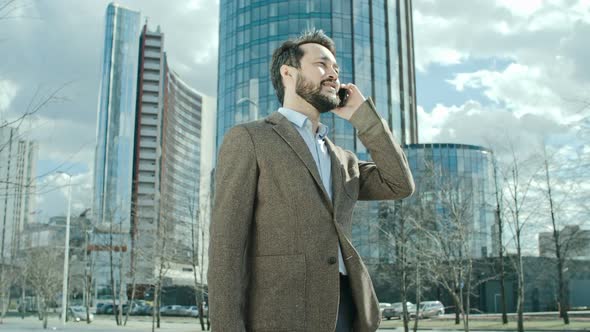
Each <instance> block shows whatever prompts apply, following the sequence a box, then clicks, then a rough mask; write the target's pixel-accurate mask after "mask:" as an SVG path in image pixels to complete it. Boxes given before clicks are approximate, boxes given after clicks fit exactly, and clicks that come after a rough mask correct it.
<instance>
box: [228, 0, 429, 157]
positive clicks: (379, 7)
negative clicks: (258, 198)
mask: <svg viewBox="0 0 590 332" xmlns="http://www.w3.org/2000/svg"><path fill="white" fill-rule="evenodd" d="M411 24H412V22H411V8H410V1H409V0H348V1H331V0H321V1H309V0H290V1H286V0H285V1H276V0H275V1H269V0H266V1H247V0H239V1H233V0H222V1H221V2H220V25H219V80H218V104H217V106H218V107H217V109H218V113H217V147H219V146H220V144H221V142H222V141H223V136H224V135H225V133H226V131H227V130H228V129H229V128H231V127H233V126H234V125H236V124H239V123H242V122H246V121H252V120H254V119H258V118H262V117H265V116H266V115H268V114H270V113H271V112H273V111H275V110H276V109H277V108H278V107H279V103H278V100H277V98H276V95H275V92H274V89H273V87H272V84H271V82H270V75H269V65H270V59H271V55H272V52H273V50H274V49H275V48H276V47H278V46H279V45H280V44H281V43H282V42H283V41H285V40H287V39H288V38H292V37H296V36H298V35H299V34H301V32H303V31H305V30H306V29H310V28H317V29H322V30H324V31H325V32H326V34H327V35H329V36H330V37H332V39H333V40H334V42H335V43H336V49H337V53H336V58H337V61H338V63H339V65H340V68H341V71H340V72H341V75H340V81H341V82H344V83H346V82H353V83H355V84H356V85H357V86H359V88H360V89H361V91H362V92H363V94H364V95H365V96H371V97H373V100H374V101H375V104H376V106H377V110H378V111H379V112H380V113H381V115H382V116H383V118H384V119H386V120H387V121H388V123H389V125H390V127H391V128H392V129H393V130H394V132H395V135H396V136H397V138H398V140H399V141H400V143H417V137H418V133H417V126H416V121H417V120H416V108H415V105H416V103H415V92H414V91H415V89H414V86H415V83H414V73H413V68H414V63H413V62H414V60H413V37H412V28H411ZM322 122H323V123H324V124H326V125H328V127H329V128H330V129H331V132H330V138H331V139H332V140H333V141H334V142H335V143H336V144H337V145H340V146H342V147H343V148H346V149H349V150H351V151H354V152H356V153H357V154H358V155H359V157H361V158H368V156H367V155H366V150H365V148H364V147H363V146H362V145H361V143H360V141H358V140H357V139H356V134H355V132H354V129H353V128H352V126H351V125H350V124H349V123H348V122H347V121H344V120H342V119H340V118H338V117H336V116H335V115H333V114H331V113H329V114H324V115H323V116H322Z"/></svg>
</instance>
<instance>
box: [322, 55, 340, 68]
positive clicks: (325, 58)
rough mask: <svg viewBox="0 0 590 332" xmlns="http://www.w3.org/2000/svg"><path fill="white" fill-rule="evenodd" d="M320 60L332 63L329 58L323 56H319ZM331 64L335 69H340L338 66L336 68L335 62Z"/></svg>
mask: <svg viewBox="0 0 590 332" xmlns="http://www.w3.org/2000/svg"><path fill="white" fill-rule="evenodd" d="M320 60H323V61H328V62H332V59H330V58H329V57H327V56H325V55H322V56H320ZM332 63H333V64H334V67H335V68H336V69H340V66H338V64H337V63H336V62H332Z"/></svg>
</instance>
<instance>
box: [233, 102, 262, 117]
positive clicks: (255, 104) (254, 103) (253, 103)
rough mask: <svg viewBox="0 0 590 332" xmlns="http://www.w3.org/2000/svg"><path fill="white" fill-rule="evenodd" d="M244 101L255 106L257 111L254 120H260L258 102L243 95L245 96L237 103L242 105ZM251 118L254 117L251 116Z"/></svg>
mask: <svg viewBox="0 0 590 332" xmlns="http://www.w3.org/2000/svg"><path fill="white" fill-rule="evenodd" d="M244 102H247V103H250V104H252V105H253V106H254V111H255V112H254V119H253V120H254V121H256V120H258V104H257V103H256V102H255V101H254V100H252V99H250V98H248V97H243V98H240V99H238V101H237V102H236V105H240V104H241V103H244ZM250 118H252V117H250ZM250 121H252V120H250Z"/></svg>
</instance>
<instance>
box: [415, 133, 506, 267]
mask: <svg viewBox="0 0 590 332" xmlns="http://www.w3.org/2000/svg"><path fill="white" fill-rule="evenodd" d="M405 151H406V154H407V156H408V161H409V163H410V168H411V170H412V174H413V176H414V180H415V182H416V193H415V194H414V195H413V196H412V197H410V198H409V199H406V200H404V204H406V205H409V206H411V205H412V204H418V201H419V200H421V201H422V203H424V202H426V208H427V209H429V211H430V213H429V214H428V215H430V216H434V219H435V225H438V227H442V229H445V228H446V227H445V220H447V219H448V218H451V216H450V215H451V212H450V211H449V206H450V205H451V204H450V203H452V205H453V206H454V208H456V209H461V210H462V211H463V212H462V216H463V218H464V219H466V221H467V222H466V224H465V226H466V227H467V229H468V234H469V235H470V238H469V241H470V243H469V245H468V247H469V248H470V250H471V253H470V255H471V257H473V258H479V257H488V256H491V255H492V236H493V234H494V229H495V214H494V209H495V206H496V200H495V196H494V182H493V181H494V180H493V179H494V178H493V155H492V152H491V151H490V150H487V149H485V148H483V147H480V146H474V145H463V144H410V145H407V146H406V147H405ZM449 197H451V198H452V200H453V201H452V202H449Z"/></svg>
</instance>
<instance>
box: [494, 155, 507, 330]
mask: <svg viewBox="0 0 590 332" xmlns="http://www.w3.org/2000/svg"><path fill="white" fill-rule="evenodd" d="M493 162H494V164H493V167H494V186H495V192H496V219H497V220H498V251H499V252H498V254H499V256H500V301H501V304H500V305H501V308H502V309H501V310H502V324H504V325H506V324H508V315H507V314H506V287H505V284H504V283H505V273H504V240H503V237H504V221H503V220H502V210H501V207H500V202H501V201H502V200H501V199H500V195H501V192H500V189H499V188H498V165H497V163H496V158H495V157H494V161H493ZM494 309H495V308H494Z"/></svg>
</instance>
